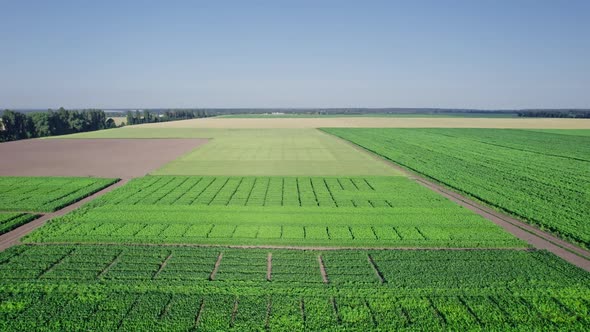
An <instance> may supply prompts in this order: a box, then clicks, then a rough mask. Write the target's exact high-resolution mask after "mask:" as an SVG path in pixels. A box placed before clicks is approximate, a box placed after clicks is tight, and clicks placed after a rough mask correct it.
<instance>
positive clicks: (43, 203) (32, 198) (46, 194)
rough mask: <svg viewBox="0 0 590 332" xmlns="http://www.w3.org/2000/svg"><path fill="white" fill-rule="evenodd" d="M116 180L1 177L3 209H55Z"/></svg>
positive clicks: (36, 210)
mask: <svg viewBox="0 0 590 332" xmlns="http://www.w3.org/2000/svg"><path fill="white" fill-rule="evenodd" d="M116 181H117V180H114V179H97V178H74V177H0V211H34V212H52V211H55V210H58V209H60V208H62V207H64V206H66V205H69V204H72V203H74V202H76V201H79V200H80V199H82V198H84V197H86V196H89V195H91V194H93V193H95V192H97V191H99V190H101V189H102V188H105V187H107V186H109V185H110V184H112V183H114V182H116Z"/></svg>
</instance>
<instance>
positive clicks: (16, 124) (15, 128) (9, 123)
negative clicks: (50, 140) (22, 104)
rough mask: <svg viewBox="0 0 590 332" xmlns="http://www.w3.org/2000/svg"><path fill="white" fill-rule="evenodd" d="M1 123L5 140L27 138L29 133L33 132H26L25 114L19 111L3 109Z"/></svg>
mask: <svg viewBox="0 0 590 332" xmlns="http://www.w3.org/2000/svg"><path fill="white" fill-rule="evenodd" d="M2 125H3V127H4V135H3V139H4V140H6V141H14V140H18V139H24V138H28V137H29V135H33V134H34V133H29V132H27V129H28V128H27V127H28V124H27V116H26V115H24V114H22V113H19V112H13V111H10V110H5V111H4V113H3V114H2ZM29 129H30V128H29ZM31 137H32V136H31Z"/></svg>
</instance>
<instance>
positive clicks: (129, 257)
mask: <svg viewBox="0 0 590 332" xmlns="http://www.w3.org/2000/svg"><path fill="white" fill-rule="evenodd" d="M269 254H270V258H269ZM269 262H270V264H269ZM322 265H323V268H324V269H325V274H326V275H327V280H326V281H324V280H323V279H324V278H323V276H322V272H321V269H322ZM424 271H428V272H429V273H424ZM269 273H270V277H269ZM15 280H22V281H30V282H48V283H51V282H60V281H63V280H73V281H76V282H88V283H96V282H105V283H119V282H122V283H127V282H137V283H140V282H149V283H154V284H157V285H161V284H166V285H180V286H182V285H186V284H191V285H196V284H211V283H212V282H213V283H216V284H217V285H220V283H221V284H224V283H230V284H231V283H236V282H237V283H240V282H247V283H251V284H272V285H274V286H281V287H283V286H284V287H289V286H290V285H297V284H321V283H325V284H330V285H332V284H333V285H343V286H346V285H350V286H351V287H356V285H362V284H372V285H374V286H375V285H376V284H380V285H381V286H382V287H383V288H392V289H398V290H399V289H436V288H441V289H442V288H446V289H460V288H462V287H466V288H473V289H486V288H490V289H495V288H498V289H502V288H506V287H511V288H514V289H516V290H517V289H536V288H540V289H543V288H546V289H559V288H563V287H566V286H567V287H578V288H580V289H587V288H588V285H590V274H589V273H588V272H585V271H583V270H581V269H579V268H577V267H575V266H573V265H570V264H568V263H566V262H564V261H562V260H560V259H558V258H557V257H556V256H554V255H552V254H549V253H547V252H545V251H528V250H354V251H352V250H328V251H314V250H288V249H232V248H223V247H207V248H199V247H178V246H156V247H154V246H119V245H112V246H97V245H34V246H17V247H13V248H11V249H8V250H6V251H4V252H2V253H1V254H0V281H1V282H5V283H14V281H15ZM269 280H270V282H269Z"/></svg>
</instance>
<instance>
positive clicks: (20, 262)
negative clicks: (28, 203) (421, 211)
mask: <svg viewBox="0 0 590 332" xmlns="http://www.w3.org/2000/svg"><path fill="white" fill-rule="evenodd" d="M0 261H1V262H2V263H0V275H1V279H0V296H1V297H2V300H3V302H2V310H0V317H2V319H1V320H0V322H1V323H0V324H2V325H1V326H2V329H3V330H20V331H24V330H35V329H38V328H39V327H41V326H43V327H44V328H45V329H48V330H59V329H61V330H78V329H80V330H94V331H113V330H150V331H155V330H177V331H188V330H194V329H197V330H205V331H212V330H222V331H228V330H231V331H244V330H265V329H266V330H272V331H287V330H288V331H302V330H308V331H318V330H348V331H350V330H353V331H367V330H373V329H380V330H394V329H406V330H473V329H486V330H490V329H491V330H532V329H542V330H557V329H566V330H585V329H587V328H588V325H589V324H590V320H589V319H588V317H589V316H588V311H587V310H588V304H587V299H588V293H589V289H588V284H589V282H590V279H589V275H588V274H587V273H585V272H583V271H581V270H579V269H577V268H574V267H572V266H571V265H568V264H566V263H564V262H563V261H561V260H559V259H556V258H555V257H554V256H552V255H550V254H547V253H545V252H538V251H532V252H529V251H478V252H472V251H331V252H316V251H292V250H278V249H277V250H238V249H228V248H223V249H219V248H182V247H165V248H162V247H141V246H139V247H130V246H33V247H29V246H20V247H15V248H12V249H10V250H8V251H6V252H4V253H2V254H1V255H0ZM269 262H270V263H269ZM425 271H428V273H425ZM458 271H460V276H458V275H457V273H458Z"/></svg>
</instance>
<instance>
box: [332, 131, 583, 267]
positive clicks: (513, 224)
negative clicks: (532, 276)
mask: <svg viewBox="0 0 590 332" xmlns="http://www.w3.org/2000/svg"><path fill="white" fill-rule="evenodd" d="M334 137H336V138H338V139H340V140H342V141H343V142H345V143H347V144H349V145H351V146H353V147H355V148H356V149H357V150H359V151H363V152H369V153H371V154H372V155H373V156H375V158H379V159H381V160H383V161H384V162H386V163H388V164H389V165H391V166H392V167H393V168H395V169H397V170H399V171H400V172H402V173H403V174H406V175H407V176H408V178H410V179H412V180H414V181H416V182H417V183H419V184H420V185H422V186H424V187H426V188H428V189H430V190H432V191H435V192H437V193H439V194H440V195H442V196H444V197H446V198H448V199H450V200H451V201H453V202H455V203H457V204H459V205H461V206H463V207H465V208H467V209H469V210H471V211H473V212H475V213H477V214H479V215H480V216H482V217H484V218H486V219H488V220H490V221H491V222H493V223H494V224H496V225H498V226H500V227H502V228H503V229H504V230H506V231H507V232H509V233H511V234H512V235H514V236H516V237H517V238H519V239H521V240H523V241H525V242H527V243H529V244H530V245H532V246H533V247H535V248H537V249H543V250H547V251H549V252H551V253H553V254H555V255H557V256H558V257H561V258H562V259H564V260H566V261H567V262H569V263H571V264H574V265H576V266H578V267H580V268H582V269H584V270H586V271H590V251H588V250H585V249H583V248H580V247H578V246H576V245H573V244H571V243H569V242H566V241H564V240H562V239H560V238H558V237H556V236H555V235H553V234H551V233H548V232H545V231H543V230H541V229H539V228H537V227H535V226H533V225H531V224H527V223H525V222H523V221H520V220H518V219H515V218H513V217H511V216H509V215H507V214H505V213H502V212H499V211H496V210H493V209H492V208H490V207H487V206H485V205H483V204H480V203H477V202H475V201H474V200H472V199H470V198H468V197H466V196H464V195H462V194H460V193H457V192H455V191H453V190H451V189H448V188H446V187H445V186H443V185H441V184H438V183H435V182H433V181H431V180H429V179H428V178H426V177H424V176H423V175H422V174H420V173H416V172H413V171H411V170H408V169H406V168H404V167H402V166H401V165H398V164H397V163H395V162H393V161H391V160H389V159H386V158H383V157H381V156H379V155H376V154H375V153H374V152H372V151H369V150H367V149H365V148H363V147H362V146H359V145H356V144H354V143H352V142H349V141H347V140H345V139H342V138H340V137H337V136H334Z"/></svg>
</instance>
